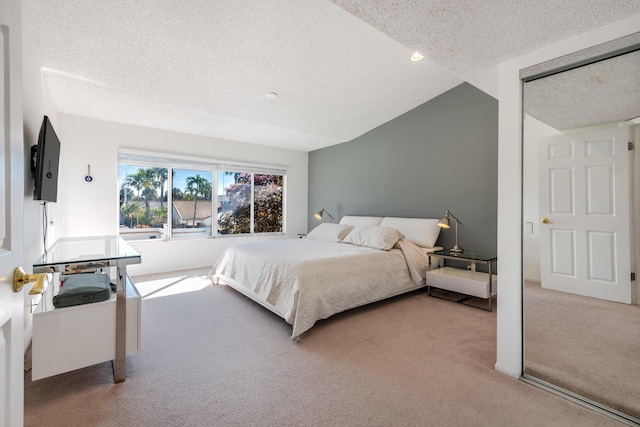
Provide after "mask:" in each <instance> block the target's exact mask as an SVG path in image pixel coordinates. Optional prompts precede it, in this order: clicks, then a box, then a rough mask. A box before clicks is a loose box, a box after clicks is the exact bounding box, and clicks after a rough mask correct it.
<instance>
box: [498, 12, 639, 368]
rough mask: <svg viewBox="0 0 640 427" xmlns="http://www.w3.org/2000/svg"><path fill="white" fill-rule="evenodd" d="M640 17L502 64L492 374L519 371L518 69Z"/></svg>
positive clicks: (614, 33)
mask: <svg viewBox="0 0 640 427" xmlns="http://www.w3.org/2000/svg"><path fill="white" fill-rule="evenodd" d="M639 30H640V15H636V16H632V17H630V18H628V19H625V20H622V21H619V22H617V23H615V24H613V25H609V26H606V27H603V28H600V29H598V30H595V31H591V32H589V33H585V34H582V35H579V36H576V37H573V38H571V39H569V40H566V41H563V42H560V43H557V44H555V45H552V46H548V47H545V48H543V49H539V50H536V51H534V52H531V53H529V54H526V55H523V56H520V57H518V58H515V59H513V60H510V61H507V62H504V63H502V64H500V66H499V71H500V77H499V91H500V106H499V124H498V126H499V134H498V135H499V136H498V141H499V142H498V144H499V153H498V164H499V166H498V262H499V264H500V283H502V286H501V288H500V298H498V328H497V360H496V365H495V368H496V370H498V371H500V372H503V373H505V374H507V375H510V376H513V377H516V378H517V377H519V376H520V374H521V373H522V286H521V283H522V277H523V271H522V239H521V238H520V237H519V236H521V235H522V234H521V233H522V221H521V218H522V202H523V200H522V191H521V189H522V183H523V181H522V163H521V158H522V123H521V119H522V113H521V112H522V109H521V104H522V87H521V83H520V76H519V71H520V70H521V69H523V68H526V67H529V66H532V65H535V64H539V63H541V62H545V61H548V60H550V59H554V58H557V57H560V56H563V55H567V54H570V53H573V52H576V51H578V50H582V49H586V48H588V47H591V46H595V45H597V44H600V43H605V42H607V41H610V40H614V39H616V38H620V37H623V36H626V35H629V34H633V33H635V32H638V31H639Z"/></svg>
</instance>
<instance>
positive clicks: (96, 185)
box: [58, 114, 308, 275]
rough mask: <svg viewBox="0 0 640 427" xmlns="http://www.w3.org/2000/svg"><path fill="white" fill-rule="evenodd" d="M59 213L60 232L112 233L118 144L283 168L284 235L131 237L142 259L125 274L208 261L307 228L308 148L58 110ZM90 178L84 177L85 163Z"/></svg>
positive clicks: (114, 230)
mask: <svg viewBox="0 0 640 427" xmlns="http://www.w3.org/2000/svg"><path fill="white" fill-rule="evenodd" d="M59 122H60V126H59V131H58V134H59V137H60V141H61V153H60V156H61V168H62V171H63V173H64V177H65V179H64V185H62V186H61V187H60V188H59V189H58V191H59V192H60V193H61V196H62V203H63V204H62V207H63V212H62V214H61V216H60V221H58V222H59V224H58V227H60V229H61V230H63V231H62V233H61V235H62V236H65V237H72V236H73V237H76V236H91V235H94V236H95V235H109V234H110V235H113V234H117V232H118V218H119V217H118V214H119V211H118V209H119V207H118V182H117V179H118V167H117V164H118V148H120V147H121V148H129V149H135V150H145V151H154V152H159V153H169V154H178V155H183V156H192V157H201V158H209V159H218V160H229V161H237V162H245V163H256V164H269V165H279V166H285V167H286V168H287V193H286V206H285V216H286V231H287V235H286V236H280V237H248V236H242V237H217V238H206V239H198V240H172V241H156V240H153V241H144V242H135V243H132V246H133V247H134V248H135V249H136V250H137V251H138V252H140V255H141V257H142V264H140V265H132V266H131V267H130V268H128V271H129V272H130V273H131V274H133V275H139V274H150V273H158V272H166V271H174V270H183V269H188V268H200V267H209V266H212V265H213V263H214V262H215V260H216V259H217V258H218V256H219V255H220V254H221V253H222V252H223V251H224V249H226V248H227V247H228V246H230V245H231V244H233V243H235V242H238V241H243V242H246V241H250V240H265V239H269V238H292V237H297V236H296V235H297V233H306V232H307V187H308V186H307V180H308V154H307V153H306V152H302V151H294V150H285V149H279V148H271V147H267V146H261V145H253V144H244V143H239V142H231V141H224V140H218V139H213V138H206V137H200V136H195V135H188V134H181V133H176V132H169V131H163V130H157V129H149V128H143V127H139V126H132V125H124V124H117V123H111V122H105V121H100V120H94V119H88V118H83V117H78V116H71V115H66V114H60V115H59ZM88 165H91V176H92V177H93V181H91V182H90V183H87V182H86V181H85V180H84V177H85V176H86V175H87V166H88Z"/></svg>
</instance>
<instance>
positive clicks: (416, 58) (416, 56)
mask: <svg viewBox="0 0 640 427" xmlns="http://www.w3.org/2000/svg"><path fill="white" fill-rule="evenodd" d="M423 59H424V56H422V54H421V53H420V52H413V53H412V54H411V60H412V61H413V62H417V61H421V60H423Z"/></svg>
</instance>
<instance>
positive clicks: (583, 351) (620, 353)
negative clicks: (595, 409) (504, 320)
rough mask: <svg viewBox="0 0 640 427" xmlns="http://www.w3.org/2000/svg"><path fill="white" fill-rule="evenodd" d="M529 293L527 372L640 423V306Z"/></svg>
mask: <svg viewBox="0 0 640 427" xmlns="http://www.w3.org/2000/svg"><path fill="white" fill-rule="evenodd" d="M525 290H526V292H525V372H526V373H528V374H530V375H532V376H534V377H537V378H539V379H542V380H545V381H547V382H549V383H552V384H555V385H557V386H559V387H562V388H564V389H566V390H569V391H571V392H573V393H576V394H579V395H581V396H584V397H586V398H588V399H591V400H594V401H596V402H601V403H603V404H605V405H607V406H609V407H611V408H613V409H615V410H618V411H621V412H623V413H626V414H629V415H631V416H633V417H635V418H638V419H640V306H638V305H628V304H620V303H615V302H610V301H604V300H599V299H595V298H589V297H583V296H580V295H573V294H568V293H565V292H558V291H553V290H549V289H544V288H541V287H540V284H539V283H533V282H527V283H526V287H525Z"/></svg>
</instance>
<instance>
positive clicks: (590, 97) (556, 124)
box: [524, 51, 640, 130]
mask: <svg viewBox="0 0 640 427" xmlns="http://www.w3.org/2000/svg"><path fill="white" fill-rule="evenodd" d="M639 70H640V51H635V52H632V53H628V54H626V55H621V56H617V57H614V58H611V59H607V60H605V61H600V62H596V63H593V64H590V65H587V66H583V67H580V68H575V69H572V70H569V71H565V72H563V73H559V74H554V75H552V76H549V77H545V78H542V79H538V80H534V81H531V82H527V83H526V84H525V85H524V111H525V113H527V114H529V115H531V116H532V117H535V118H536V119H538V120H540V121H541V122H543V123H546V124H547V125H549V126H551V127H553V128H555V129H559V130H572V129H579V128H583V127H586V126H596V125H603V124H611V123H617V122H622V121H626V120H630V119H634V118H636V117H640V71H639Z"/></svg>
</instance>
